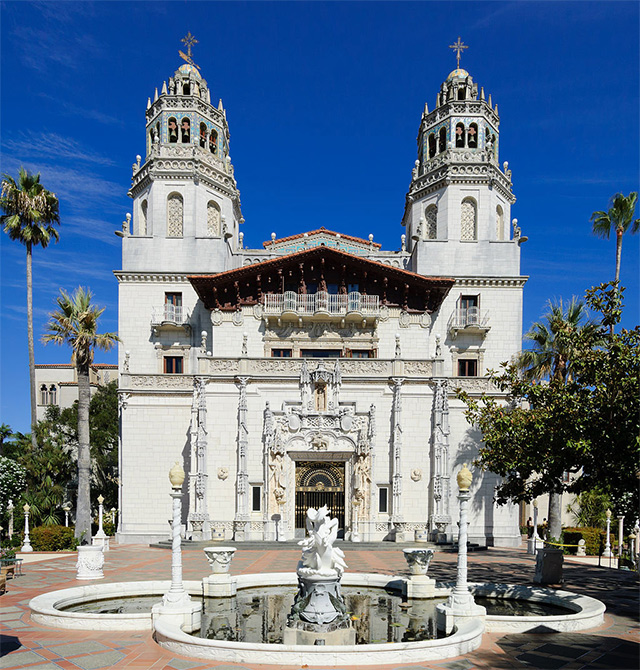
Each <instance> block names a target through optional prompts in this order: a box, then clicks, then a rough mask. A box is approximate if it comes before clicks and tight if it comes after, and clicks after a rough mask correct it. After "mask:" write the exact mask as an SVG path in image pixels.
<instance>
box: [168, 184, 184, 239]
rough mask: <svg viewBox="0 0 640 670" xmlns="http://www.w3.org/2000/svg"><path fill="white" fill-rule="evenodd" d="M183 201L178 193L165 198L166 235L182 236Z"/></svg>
mask: <svg viewBox="0 0 640 670" xmlns="http://www.w3.org/2000/svg"><path fill="white" fill-rule="evenodd" d="M183 218H184V202H183V200H182V196H181V195H180V194H179V193H171V194H170V195H169V197H168V198H167V237H182V227H183Z"/></svg>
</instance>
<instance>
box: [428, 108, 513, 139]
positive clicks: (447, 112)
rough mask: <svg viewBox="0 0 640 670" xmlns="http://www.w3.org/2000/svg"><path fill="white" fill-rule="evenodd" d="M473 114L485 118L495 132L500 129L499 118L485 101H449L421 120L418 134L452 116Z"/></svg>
mask: <svg viewBox="0 0 640 670" xmlns="http://www.w3.org/2000/svg"><path fill="white" fill-rule="evenodd" d="M475 114H478V115H482V116H485V117H486V118H487V119H488V120H489V122H490V123H491V124H492V125H493V126H494V128H495V129H496V130H497V129H498V128H499V127H500V117H499V116H498V115H497V114H496V113H495V112H494V111H493V109H491V107H489V103H488V102H487V101H486V100H449V101H448V102H447V103H445V104H444V105H442V106H441V107H437V108H436V109H434V110H433V111H432V112H430V113H429V114H427V115H426V116H424V117H423V118H422V123H421V124H420V133H421V134H422V133H423V132H424V131H425V130H427V129H428V128H430V127H431V126H433V125H435V124H437V123H439V122H440V121H443V120H445V119H447V118H451V117H452V116H461V115H463V116H469V115H475ZM419 139H420V136H418V141H419Z"/></svg>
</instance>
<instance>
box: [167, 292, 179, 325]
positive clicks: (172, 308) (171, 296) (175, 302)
mask: <svg viewBox="0 0 640 670" xmlns="http://www.w3.org/2000/svg"><path fill="white" fill-rule="evenodd" d="M164 318H165V320H166V321H172V322H173V323H182V293H165V294H164Z"/></svg>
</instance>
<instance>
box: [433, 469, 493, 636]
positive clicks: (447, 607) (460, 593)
mask: <svg viewBox="0 0 640 670" xmlns="http://www.w3.org/2000/svg"><path fill="white" fill-rule="evenodd" d="M456 479H457V482H458V489H459V491H460V492H459V493H458V501H459V506H460V528H459V531H458V570H457V575H456V585H455V587H454V588H453V591H452V592H451V595H450V596H449V598H448V599H447V602H446V604H441V605H438V606H437V607H436V610H437V612H438V628H444V630H445V632H446V633H450V632H451V631H452V630H453V628H454V626H456V625H457V622H458V621H459V620H463V621H464V620H469V619H472V618H477V617H484V616H486V614H487V610H486V609H485V608H484V607H482V606H481V605H476V602H475V600H474V599H473V595H472V594H471V591H469V586H468V583H467V525H468V521H467V516H468V508H469V499H470V498H471V494H470V493H469V489H470V488H471V482H472V481H473V475H472V474H471V472H470V470H469V468H467V464H466V463H465V464H464V465H463V466H462V468H461V469H460V471H459V472H458V475H457V477H456Z"/></svg>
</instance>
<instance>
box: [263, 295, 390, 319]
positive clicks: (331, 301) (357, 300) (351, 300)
mask: <svg viewBox="0 0 640 670" xmlns="http://www.w3.org/2000/svg"><path fill="white" fill-rule="evenodd" d="M264 312H265V314H266V315H276V316H280V315H281V314H284V313H286V312H290V313H293V314H296V315H298V316H305V315H308V316H310V315H313V314H318V313H323V314H332V315H337V316H344V315H347V314H349V313H356V314H361V315H363V316H378V315H379V314H380V298H379V296H377V295H363V294H362V293H359V292H357V291H352V292H351V293H347V294H341V295H335V294H332V293H327V292H326V291H318V292H317V293H308V294H303V293H295V292H294V291H286V292H285V293H269V294H267V295H265V296H264Z"/></svg>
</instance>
